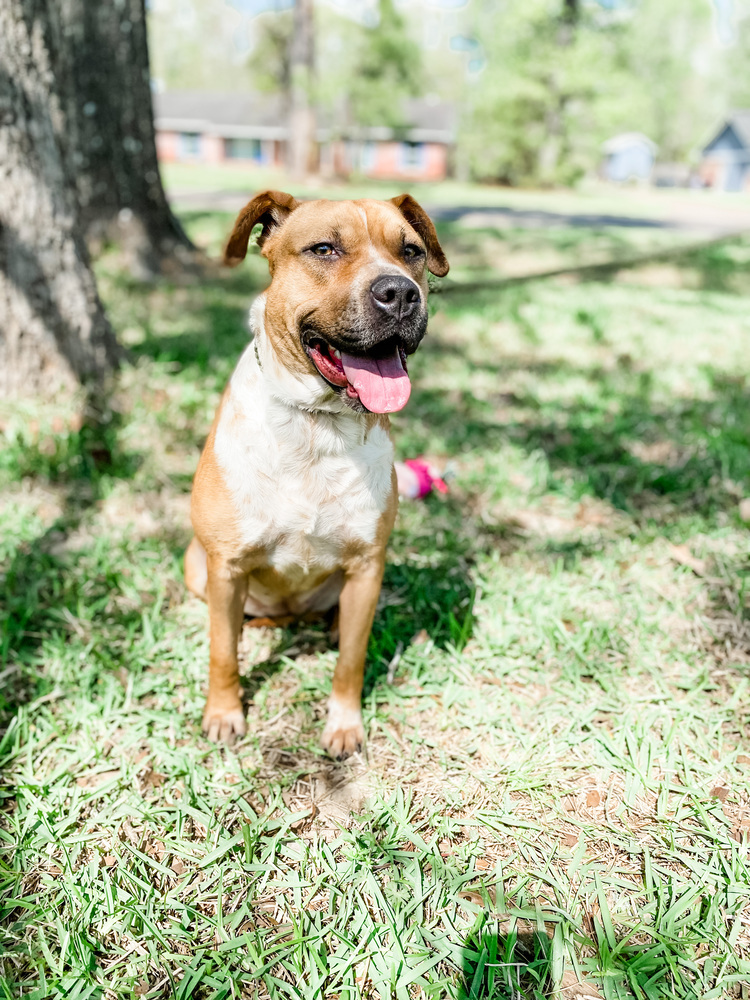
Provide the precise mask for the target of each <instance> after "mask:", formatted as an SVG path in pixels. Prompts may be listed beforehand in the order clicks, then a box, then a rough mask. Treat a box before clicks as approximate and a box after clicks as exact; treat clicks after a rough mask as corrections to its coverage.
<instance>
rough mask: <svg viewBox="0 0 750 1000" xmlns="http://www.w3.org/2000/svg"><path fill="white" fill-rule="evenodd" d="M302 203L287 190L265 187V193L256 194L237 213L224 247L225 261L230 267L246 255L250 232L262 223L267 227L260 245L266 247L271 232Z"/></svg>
mask: <svg viewBox="0 0 750 1000" xmlns="http://www.w3.org/2000/svg"><path fill="white" fill-rule="evenodd" d="M298 205H299V202H298V201H297V200H296V199H295V198H293V197H292V196H291V195H290V194H286V193H285V192H284V191H263V192H261V194H256V196H255V197H254V198H253V200H252V201H249V202H248V203H247V205H245V207H244V208H243V209H242V211H241V212H240V214H239V215H238V216H237V220H236V222H235V224H234V229H233V230H232V235H231V236H230V237H229V242H228V243H227V247H226V250H225V251H224V263H225V264H226V265H227V266H228V267H236V266H237V265H238V264H239V263H240V262H241V261H243V260H244V259H245V255H246V254H247V245H248V243H249V242H250V234H251V233H252V231H253V229H254V228H255V226H257V225H258V224H259V223H260V224H261V225H262V226H263V230H262V232H261V234H260V236H259V237H258V246H260V247H262V246H263V244H264V243H265V242H266V240H267V239H268V237H269V236H270V234H271V232H272V231H273V230H274V229H276V228H277V226H280V225H281V223H282V222H284V221H285V220H286V219H287V218H288V217H289V216H290V215H291V214H292V212H293V211H294V210H295V208H297V206H298Z"/></svg>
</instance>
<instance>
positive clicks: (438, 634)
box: [0, 213, 750, 1000]
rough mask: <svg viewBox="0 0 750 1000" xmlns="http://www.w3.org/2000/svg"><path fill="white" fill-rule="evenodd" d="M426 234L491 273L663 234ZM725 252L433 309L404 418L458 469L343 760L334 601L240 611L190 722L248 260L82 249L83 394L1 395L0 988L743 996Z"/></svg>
mask: <svg viewBox="0 0 750 1000" xmlns="http://www.w3.org/2000/svg"><path fill="white" fill-rule="evenodd" d="M228 218H229V217H228V216H226V215H223V216H222V215H212V214H210V213H192V214H191V213H188V214H187V215H186V223H187V224H188V226H189V227H190V228H191V232H192V233H193V234H194V235H195V237H196V238H197V239H199V240H200V241H201V242H202V243H203V245H205V246H207V247H209V248H210V249H211V251H212V252H217V250H218V248H219V246H220V245H221V242H222V239H223V236H224V235H225V232H226V226H227V222H228ZM441 235H442V236H443V239H444V241H445V246H446V250H447V252H448V255H449V257H451V258H452V260H454V261H455V264H456V270H457V271H459V272H460V271H461V269H462V268H463V269H464V271H465V273H466V274H470V273H472V270H473V269H475V268H477V267H480V268H485V269H486V271H487V273H494V274H496V275H498V276H500V275H503V274H506V275H507V273H509V268H512V266H514V265H513V260H514V256H515V255H520V254H524V255H526V258H527V260H532V259H536V260H539V259H547V260H553V259H554V260H555V261H562V262H566V261H567V262H570V263H575V262H576V261H577V260H578V259H579V258H580V257H581V256H582V255H583V256H585V255H587V254H592V253H593V254H596V253H601V252H606V253H607V254H610V253H611V254H616V253H618V252H619V251H620V250H621V249H622V248H623V245H624V244H623V240H625V242H626V243H627V247H631V246H635V247H637V246H643V247H646V246H649V245H650V241H651V240H652V239H653V237H652V235H651V231H650V230H649V231H644V232H631V231H630V230H628V235H627V236H625V237H623V236H622V235H621V234H620V233H619V231H618V232H614V231H610V230H606V229H601V228H599V229H595V230H586V229H581V230H576V232H575V234H571V233H569V232H568V233H564V232H562V231H559V232H558V231H546V230H535V231H533V232H531V231H514V230H493V231H487V232H484V231H483V232H482V233H478V234H477V233H475V234H471V233H468V231H467V230H465V229H460V228H459V227H456V226H455V225H453V224H444V225H443V227H442V229H441ZM478 236H481V239H480V240H479V242H477V239H476V237H478ZM545 255H546V258H545ZM749 256H750V241H748V240H735V241H733V242H730V243H727V244H725V245H723V246H721V247H716V248H710V249H706V250H705V251H695V252H691V253H690V254H689V255H687V256H686V257H684V258H681V259H679V260H678V261H676V262H673V266H672V267H671V269H670V270H669V271H663V272H661V273H660V275H659V276H657V277H658V280H656V279H655V277H654V275H653V274H646V273H645V272H640V271H634V272H627V271H623V272H621V273H619V274H618V273H617V272H616V271H614V272H613V273H611V274H608V275H606V276H599V277H597V278H595V279H594V278H591V277H590V276H589V277H586V276H581V277H579V278H575V277H572V278H565V279H558V280H548V281H540V282H532V283H528V284H524V285H522V286H509V287H506V288H503V289H502V290H500V291H492V290H487V291H484V292H480V293H476V292H475V293H472V294H471V295H467V294H464V293H461V292H460V291H459V292H456V291H452V292H450V293H448V292H446V293H445V294H437V295H435V296H434V298H433V300H432V310H433V313H434V315H433V318H432V320H431V328H430V334H429V336H428V338H427V340H426V341H425V345H424V347H423V348H422V349H421V350H420V352H419V353H418V354H417V355H416V357H415V358H414V361H413V364H412V366H411V371H412V373H413V376H414V393H413V396H412V400H411V402H410V404H409V407H408V409H407V410H406V411H405V412H404V413H402V414H399V415H398V416H397V417H396V418H395V419H394V421H393V426H394V437H395V440H396V447H397V451H398V453H399V454H400V455H404V456H407V455H415V454H420V453H425V454H428V455H430V456H431V457H433V458H434V459H435V460H437V461H438V462H440V463H441V464H445V465H447V469H448V475H449V478H450V485H451V492H450V494H449V495H448V496H447V497H446V498H441V497H429V498H428V499H427V500H426V501H425V502H422V503H409V502H404V503H402V505H401V510H400V513H399V520H398V522H397V527H396V530H395V532H394V536H393V539H392V543H391V548H390V562H389V566H388V569H387V573H386V579H385V585H384V591H383V597H382V600H381V607H380V610H379V612H378V617H377V621H376V625H375V628H374V631H373V636H372V640H371V645H370V653H369V661H368V673H367V678H366V688H365V702H364V709H365V722H366V726H367V728H368V733H369V737H368V755H367V760H358V759H355V760H353V761H351V762H348V763H345V764H342V765H340V764H334V763H332V762H331V761H329V760H328V759H327V758H326V757H324V756H323V754H322V752H321V750H320V749H319V745H318V740H319V736H320V731H321V728H322V719H323V711H324V705H325V698H326V696H327V692H328V690H329V686H330V678H331V672H332V665H333V658H334V653H333V652H332V651H331V650H330V649H328V647H327V644H326V635H325V632H324V631H323V629H322V627H320V628H318V627H316V626H305V627H302V626H300V627H299V628H298V629H291V630H281V629H278V630H268V629H253V628H249V627H248V628H246V629H245V630H244V633H243V638H242V651H243V663H244V678H243V680H244V684H245V688H246V697H247V702H248V721H249V731H248V735H247V737H246V738H245V739H243V740H242V741H241V743H240V744H238V745H237V746H236V747H235V748H234V749H232V750H222V749H219V748H217V747H214V746H212V745H210V744H208V743H207V742H206V741H205V740H204V739H203V738H202V737H201V735H200V728H199V722H200V712H201V708H202V699H203V696H204V685H205V680H206V661H207V638H206V633H205V623H206V614H205V608H204V606H203V605H202V604H201V603H200V602H198V601H196V600H193V599H191V598H188V596H187V594H186V592H185V589H184V586H183V583H182V575H181V564H180V560H181V555H182V551H183V549H184V546H185V544H186V543H187V541H188V540H189V537H190V529H189V518H188V495H189V488H190V480H191V476H192V474H193V472H194V470H195V465H196V462H197V458H198V455H199V450H200V447H201V444H202V441H203V439H204V437H205V434H206V433H207V430H208V427H209V426H210V421H211V419H212V416H213V411H214V408H215V405H216V403H217V400H218V398H219V394H220V392H221V390H222V388H223V385H224V382H225V380H226V378H227V377H228V375H229V374H230V373H231V370H232V368H233V365H234V363H235V361H236V359H237V356H238V354H239V352H240V351H241V350H242V347H243V345H244V344H245V342H246V339H247V333H246V327H245V317H246V311H247V308H248V305H249V302H250V300H251V298H252V296H253V295H254V294H256V293H257V291H258V290H260V289H261V288H262V287H263V285H264V282H265V280H266V278H265V262H264V261H263V260H262V259H261V258H260V257H259V256H257V255H255V256H252V257H251V258H249V262H248V265H247V266H246V267H245V268H243V269H241V270H238V271H236V272H232V273H229V274H216V275H213V276H210V277H208V278H207V279H206V280H205V281H203V282H201V283H185V284H181V285H174V286H172V285H168V284H162V285H157V286H149V287H144V286H140V285H137V284H133V283H132V282H129V281H127V280H126V279H124V278H123V277H122V276H121V275H120V273H119V272H118V270H117V261H116V260H115V259H114V258H107V257H105V258H104V259H103V260H102V261H101V262H100V264H99V277H100V281H101V286H102V289H103V295H104V298H105V299H106V302H107V306H108V309H109V311H110V314H111V316H112V318H113V322H114V324H115V327H116V328H117V330H118V331H119V332H120V335H121V336H122V338H123V340H124V341H126V342H127V344H128V345H129V349H130V351H131V364H130V365H129V366H128V367H127V368H126V369H125V370H124V371H123V373H122V375H121V376H120V378H119V381H118V383H117V386H116V388H115V390H114V391H113V394H112V396H111V398H110V400H109V404H108V405H109V410H108V411H107V419H106V420H105V421H104V422H103V423H102V422H100V423H99V424H98V425H97V427H98V428H99V429H98V430H97V432H96V433H94V432H93V430H92V429H91V427H90V426H89V425H88V424H87V423H86V422H85V421H84V422H80V421H79V422H76V419H75V414H74V413H72V412H71V413H70V414H68V413H61V412H60V411H59V410H58V409H56V408H54V407H51V406H42V405H40V406H39V407H38V408H35V410H34V411H33V412H32V411H28V412H23V413H20V412H17V413H15V414H8V415H7V417H6V415H5V413H3V416H4V418H5V419H4V422H3V427H4V430H3V434H4V438H5V440H4V450H3V453H2V458H0V476H1V477H2V483H3V495H2V501H1V503H0V553H1V554H2V558H3V569H2V577H0V587H1V588H2V602H3V607H4V610H5V614H4V616H3V619H2V629H1V630H0V638H1V639H2V654H3V655H2V659H1V660H0V676H1V677H2V684H1V685H0V713H1V714H2V720H3V722H4V726H5V729H4V736H3V737H2V742H0V763H1V764H2V776H1V777H0V971H1V974H0V985H2V986H3V990H4V995H7V996H24V997H39V998H42V997H45V998H46V997H61V998H62V997H81V998H83V997H95V996H103V997H107V998H110V997H132V996H143V997H153V998H157V997H159V998H161V997H164V998H166V997H180V998H188V997H198V998H206V1000H208V998H217V1000H218V998H223V997H232V996H242V997H248V998H249V997H274V998H276V997H290V998H303V997H304V998H311V1000H312V998H318V997H321V998H323V997H325V998H334V997H341V998H350V1000H354V998H357V997H367V998H392V997H395V998H398V1000H401V998H404V1000H407V998H409V1000H415V998H427V997H430V998H434V1000H439V998H440V1000H442V998H444V997H453V998H459V997H460V998H472V1000H479V998H497V1000H500V998H502V1000H506V998H507V1000H511V998H516V997H519V996H528V997H543V996H549V995H550V994H551V993H552V992H553V991H554V990H555V989H557V990H562V991H563V992H562V993H559V994H558V995H561V996H564V997H568V998H572V997H574V996H576V995H577V994H576V990H578V991H579V992H581V993H583V994H584V995H589V996H595V995H597V994H596V992H594V991H598V995H600V996H604V997H606V998H607V1000H609V998H626V997H635V998H638V1000H642V998H646V1000H652V998H661V997H664V998H680V1000H681V998H699V997H700V998H704V1000H711V998H716V1000H718V998H723V997H733V996H736V997H740V996H743V995H744V994H743V992H742V991H743V989H744V990H745V991H746V990H747V988H748V984H750V933H749V929H750V909H749V908H748V884H750V873H749V872H748V862H747V848H748V838H749V837H750V821H749V820H748V809H749V808H750V780H749V779H750V750H748V744H747V734H748V723H749V722H750V685H749V681H750V620H749V610H750V543H749V541H748V537H749V536H748V527H747V524H746V523H744V522H743V520H742V518H741V517H740V507H739V505H740V501H741V500H742V499H743V498H745V497H747V496H750V448H748V442H749V441H750V402H749V397H748V393H749V392H750V389H749V386H750V353H748V348H747V345H748V342H749V338H750V312H749V311H748V307H747V304H748V299H747V295H748V292H750V289H749V288H748V286H747V278H746V267H747V260H748V257H749ZM102 427H103V428H104V430H103V431H102V430H101V428H102ZM389 676H390V682H389ZM586 991H588V992H586Z"/></svg>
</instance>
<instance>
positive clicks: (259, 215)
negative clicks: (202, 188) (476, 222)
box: [224, 191, 448, 413]
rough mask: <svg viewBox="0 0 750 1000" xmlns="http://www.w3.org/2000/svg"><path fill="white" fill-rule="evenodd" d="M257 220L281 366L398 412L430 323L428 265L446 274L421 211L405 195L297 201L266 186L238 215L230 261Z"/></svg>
mask: <svg viewBox="0 0 750 1000" xmlns="http://www.w3.org/2000/svg"><path fill="white" fill-rule="evenodd" d="M258 224H260V225H261V226H262V227H263V228H262V230H261V233H260V236H259V238H258V244H259V245H260V247H261V249H262V253H263V255H264V256H265V257H267V258H268V263H269V267H270V271H271V285H270V287H269V289H268V291H267V293H266V315H265V330H266V333H267V335H268V337H269V338H270V339H271V341H272V344H273V348H274V351H275V352H276V354H277V356H278V357H279V358H280V360H281V361H282V363H283V364H284V365H285V366H286V367H287V368H288V369H289V370H291V371H292V372H294V373H295V374H298V375H300V376H304V375H305V374H307V375H313V376H314V377H315V378H316V379H317V380H319V382H320V387H321V389H324V395H325V396H326V397H330V396H331V395H332V394H335V395H336V396H338V397H339V398H340V399H341V400H342V401H344V402H346V404H347V405H348V406H350V407H352V408H353V409H355V410H369V411H370V412H373V413H390V412H394V411H395V410H400V409H401V408H402V407H403V406H405V405H406V401H407V400H408V398H409V393H410V391H411V385H410V382H409V376H408V374H407V371H406V358H407V356H408V355H409V354H413V353H414V351H416V349H417V347H418V346H419V343H420V341H421V340H422V337H424V335H425V331H426V329H427V271H428V270H429V271H432V273H433V274H436V275H438V276H440V277H442V276H443V275H445V274H447V273H448V261H447V260H446V259H445V255H444V254H443V251H442V248H441V246H440V243H439V242H438V238H437V234H436V233H435V227H434V225H433V224H432V222H431V220H430V218H429V217H428V215H427V213H426V212H425V211H424V209H423V208H421V206H420V205H418V204H417V202H416V201H414V199H413V198H412V197H411V196H410V195H408V194H402V195H399V196H398V197H397V198H392V199H391V200H390V201H371V200H367V199H365V200H361V201H310V202H302V203H300V202H297V201H296V200H295V199H294V198H293V197H292V196H291V195H288V194H284V193H282V192H280V191H265V192H263V193H262V194H259V195H256V197H255V198H253V200H252V201H251V202H249V203H248V204H247V205H246V206H245V208H243V210H242V211H241V212H240V214H239V216H238V217H237V221H236V222H235V225H234V229H233V231H232V235H231V236H230V238H229V242H228V244H227V248H226V251H225V255H224V260H225V263H227V264H229V265H235V264H238V263H240V261H241V260H242V259H243V258H244V257H245V254H246V253H247V246H248V241H249V239H250V234H251V232H252V230H253V228H254V227H255V226H256V225H258Z"/></svg>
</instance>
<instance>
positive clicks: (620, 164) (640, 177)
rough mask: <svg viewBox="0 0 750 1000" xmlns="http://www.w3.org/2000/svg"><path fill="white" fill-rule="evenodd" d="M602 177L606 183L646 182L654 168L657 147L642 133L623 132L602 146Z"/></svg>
mask: <svg viewBox="0 0 750 1000" xmlns="http://www.w3.org/2000/svg"><path fill="white" fill-rule="evenodd" d="M602 152H603V153H604V161H603V163H602V175H603V176H604V178H605V179H606V180H608V181H616V182H619V183H623V182H625V181H633V180H635V181H647V180H649V179H650V177H651V171H652V170H653V168H654V160H655V159H656V152H657V146H656V144H655V143H653V142H652V141H651V140H650V139H649V137H648V136H647V135H644V134H643V133H642V132H623V133H622V134H621V135H616V136H613V138H611V139H608V140H607V142H605V143H604V144H603V145H602Z"/></svg>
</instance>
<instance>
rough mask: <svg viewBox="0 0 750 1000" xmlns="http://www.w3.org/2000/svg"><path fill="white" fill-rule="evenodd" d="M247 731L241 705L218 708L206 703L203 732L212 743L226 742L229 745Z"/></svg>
mask: <svg viewBox="0 0 750 1000" xmlns="http://www.w3.org/2000/svg"><path fill="white" fill-rule="evenodd" d="M246 732H247V723H246V722H245V713H244V712H243V711H242V705H240V704H238V705H237V706H236V707H233V708H220V707H219V706H213V705H210V704H208V705H206V709H205V711H204V713H203V733H204V735H205V736H206V737H207V738H208V739H209V740H211V741H212V742H213V743H227V744H229V745H230V746H231V744H232V743H234V741H235V739H238V738H239V737H242V736H244V735H245V733H246Z"/></svg>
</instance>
